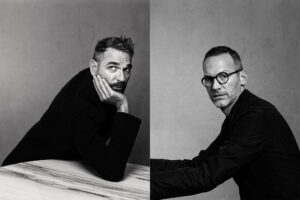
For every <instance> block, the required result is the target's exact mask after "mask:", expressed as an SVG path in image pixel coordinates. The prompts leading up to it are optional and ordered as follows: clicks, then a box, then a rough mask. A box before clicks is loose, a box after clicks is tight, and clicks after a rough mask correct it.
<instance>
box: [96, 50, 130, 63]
mask: <svg viewBox="0 0 300 200" xmlns="http://www.w3.org/2000/svg"><path fill="white" fill-rule="evenodd" d="M110 49H113V50H117V51H120V52H123V53H126V54H127V55H128V56H129V59H130V62H132V58H133V56H131V55H130V53H129V52H126V51H123V50H121V49H117V48H114V47H107V48H106V49H105V51H103V52H97V53H95V56H96V60H95V61H96V62H100V61H101V57H102V56H103V54H104V53H105V52H107V51H108V50H110Z"/></svg>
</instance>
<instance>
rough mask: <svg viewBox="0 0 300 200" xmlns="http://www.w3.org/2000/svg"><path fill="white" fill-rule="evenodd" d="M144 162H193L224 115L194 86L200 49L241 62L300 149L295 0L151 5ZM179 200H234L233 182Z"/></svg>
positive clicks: (179, 0)
mask: <svg viewBox="0 0 300 200" xmlns="http://www.w3.org/2000/svg"><path fill="white" fill-rule="evenodd" d="M150 16H151V17H150V20H151V22H150V46H151V53H150V62H151V74H150V83H151V89H150V95H151V101H150V107H151V117H150V122H151V123H150V128H151V137H150V139H151V146H150V148H151V151H150V152H151V157H153V158H169V159H183V158H192V157H194V156H196V155H197V154H198V153H199V151H200V150H201V149H205V148H206V147H207V146H208V145H209V144H210V143H211V142H212V141H213V140H214V139H215V138H216V136H217V135H218V134H219V131H220V128H221V124H222V122H223V120H224V117H225V116H224V115H223V113H221V111H220V110H219V109H217V108H216V107H215V106H214V105H213V104H212V102H211V101H210V99H209V97H208V94H207V92H206V90H205V88H204V87H203V86H202V84H201V78H202V76H203V73H202V60H203V57H204V54H205V53H206V51H208V50H209V49H210V48H211V47H213V46H217V45H228V46H230V47H232V48H233V49H235V50H237V52H239V53H240V55H241V57H242V61H243V64H244V67H245V69H246V70H247V71H248V75H249V80H248V85H247V88H248V89H250V91H252V92H254V93H255V94H257V95H258V96H260V97H262V98H264V99H266V100H269V101H270V102H272V103H273V104H274V105H275V106H276V107H277V108H278V109H279V111H280V112H281V114H282V115H283V116H284V117H285V119H286V120H287V122H288V123H289V125H290V127H291V129H292V131H293V133H294V135H295V137H296V139H297V142H298V145H299V144H300V126H299V122H300V105H299V104H300V90H299V85H300V81H299V78H300V71H299V69H300V67H299V64H300V51H299V50H300V41H299V39H300V38H299V35H300V1H299V0H289V1H286V0H262V1H257V0H226V1H223V0H201V1H199V0H175V1H174V0H151V4H150ZM182 199H201V200H238V199H239V194H238V188H237V185H236V184H235V183H234V182H233V180H232V179H231V180H229V181H227V182H225V184H222V185H220V186H219V187H217V188H216V189H214V190H213V191H210V192H208V193H204V194H200V195H197V196H196V197H195V196H192V197H187V198H182Z"/></svg>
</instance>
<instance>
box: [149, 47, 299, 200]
mask: <svg viewBox="0 0 300 200" xmlns="http://www.w3.org/2000/svg"><path fill="white" fill-rule="evenodd" d="M203 72H204V77H203V78H202V84H203V85H204V86H205V88H206V90H207V92H208V95H209V97H210V99H211V101H212V102H213V103H214V104H215V106H216V107H218V108H220V109H221V111H222V112H223V113H224V114H225V115H226V119H225V121H224V122H223V125H222V128H221V133H220V134H219V135H218V137H217V138H216V139H215V140H214V141H213V143H212V144H211V145H210V146H209V147H208V148H207V149H206V150H202V151H200V153H199V155H198V156H196V157H194V158H193V159H191V160H164V159H152V160H151V199H161V198H169V197H178V196H185V195H192V194H197V193H201V192H207V191H210V190H212V189H213V188H215V187H216V186H218V185H219V184H221V183H223V182H224V181H226V180H227V179H229V178H233V179H234V180H235V182H236V183H237V185H238V186H239V193H240V197H241V200H245V199H247V200H260V199H263V200H267V199H300V152H299V148H298V146H297V143H296V141H295V138H294V136H293V133H292V132H291V130H290V128H289V126H288V124H287V123H286V121H285V120H284V119H283V117H282V116H281V114H280V113H279V112H278V111H277V109H276V108H275V107H274V106H273V105H272V104H270V103H269V102H267V101H265V100H263V99H261V98H259V97H257V96H255V95H253V94H252V93H250V92H249V91H248V90H246V89H245V85H246V83H247V74H246V72H245V71H244V70H243V66H242V62H241V59H240V56H239V55H238V53H237V52H235V51H234V50H232V49H231V48H229V47H225V46H218V47H214V48H212V49H211V50H209V51H208V52H207V53H206V55H205V58H204V61H203Z"/></svg>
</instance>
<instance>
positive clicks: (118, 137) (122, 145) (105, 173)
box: [75, 113, 140, 181]
mask: <svg viewBox="0 0 300 200" xmlns="http://www.w3.org/2000/svg"><path fill="white" fill-rule="evenodd" d="M139 124H140V120H139V119H137V118H135V117H134V116H131V115H128V114H125V113H117V114H116V115H115V117H114V121H113V123H112V124H111V130H110V132H111V140H110V142H109V145H108V146H107V145H106V144H105V142H106V141H105V140H104V139H103V138H102V137H100V136H99V135H98V134H96V133H94V134H90V136H89V137H87V134H85V132H82V131H80V132H78V134H77V137H75V138H76V139H75V145H76V147H77V148H78V150H79V152H80V154H81V155H82V157H83V159H84V160H85V161H87V162H88V163H89V164H90V165H91V166H92V167H93V168H94V169H95V170H96V171H97V172H98V173H99V175H100V176H101V177H102V178H104V179H107V180H110V181H118V180H120V179H121V178H122V177H123V174H124V170H125V167H126V163H127V160H128V157H129V155H130V153H131V150H132V148H133V145H134V141H135V138H136V136H137V133H138V129H139Z"/></svg>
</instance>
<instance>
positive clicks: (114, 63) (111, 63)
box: [107, 62, 120, 65]
mask: <svg viewBox="0 0 300 200" xmlns="http://www.w3.org/2000/svg"><path fill="white" fill-rule="evenodd" d="M107 65H120V64H119V63H117V62H109V63H107Z"/></svg>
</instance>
